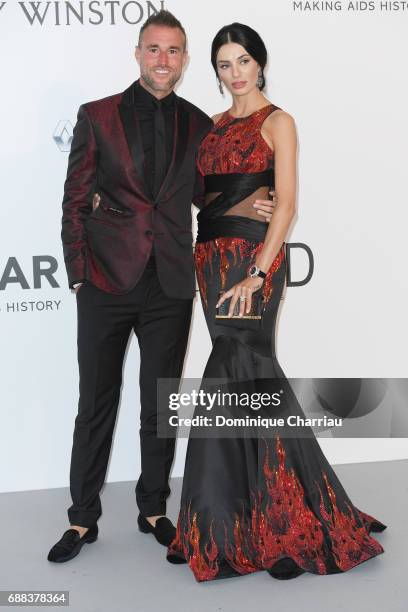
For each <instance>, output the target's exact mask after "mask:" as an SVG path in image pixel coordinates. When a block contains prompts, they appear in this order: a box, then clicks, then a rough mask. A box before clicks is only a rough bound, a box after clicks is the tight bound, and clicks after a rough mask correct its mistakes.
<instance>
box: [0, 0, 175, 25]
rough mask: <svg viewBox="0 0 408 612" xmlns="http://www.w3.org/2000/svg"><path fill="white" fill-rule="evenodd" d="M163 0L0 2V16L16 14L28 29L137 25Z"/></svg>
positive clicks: (162, 5) (161, 7) (156, 9)
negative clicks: (45, 26)
mask: <svg viewBox="0 0 408 612" xmlns="http://www.w3.org/2000/svg"><path fill="white" fill-rule="evenodd" d="M164 8H165V6H164V0H159V1H151V0H144V1H141V2H137V1H136V0H123V1H121V0H89V1H84V0H71V2H68V1H62V0H52V1H51V0H46V1H41V0H38V1H37V2H14V1H13V2H0V14H1V13H4V12H5V11H6V10H17V11H19V13H20V15H21V18H22V19H23V20H24V21H25V22H26V23H27V24H28V25H30V26H44V25H48V26H50V25H51V26H57V27H58V26H71V25H77V24H80V25H84V26H85V25H92V26H98V25H120V24H124V23H125V24H128V25H137V24H138V23H142V22H143V21H146V19H148V18H149V17H150V15H152V14H153V13H158V12H159V11H160V10H161V9H164Z"/></svg>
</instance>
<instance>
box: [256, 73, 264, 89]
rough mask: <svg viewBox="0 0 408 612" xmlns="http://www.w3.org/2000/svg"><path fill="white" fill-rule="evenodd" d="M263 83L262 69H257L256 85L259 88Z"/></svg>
mask: <svg viewBox="0 0 408 612" xmlns="http://www.w3.org/2000/svg"><path fill="white" fill-rule="evenodd" d="M263 84H264V75H263V72H262V70H260V71H259V73H258V80H257V82H256V86H257V87H258V88H259V89H261V87H262V85H263Z"/></svg>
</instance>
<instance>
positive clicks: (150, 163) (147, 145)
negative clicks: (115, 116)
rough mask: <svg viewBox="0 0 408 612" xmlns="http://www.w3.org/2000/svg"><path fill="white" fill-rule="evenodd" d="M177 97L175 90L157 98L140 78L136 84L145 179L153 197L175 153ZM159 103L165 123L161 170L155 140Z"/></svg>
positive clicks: (135, 97)
mask: <svg viewBox="0 0 408 612" xmlns="http://www.w3.org/2000/svg"><path fill="white" fill-rule="evenodd" d="M175 97H176V96H175V94H174V92H171V93H170V94H169V95H168V96H166V97H165V98H162V99H161V100H157V98H155V96H153V95H152V94H151V93H150V92H149V91H147V89H145V88H144V87H143V86H142V85H141V84H140V81H139V80H137V81H136V83H135V85H134V104H135V108H136V118H137V121H138V123H139V128H140V134H141V137H142V145H143V152H144V167H145V180H146V183H147V186H148V187H149V189H150V191H151V192H152V194H153V197H156V195H157V194H158V192H159V190H160V187H161V184H162V180H161V179H160V174H161V176H163V171H164V172H165V173H167V170H168V169H169V166H170V162H171V158H172V154H173V145H174V114H175ZM158 105H160V106H161V109H162V112H163V115H164V123H165V132H164V139H165V147H164V159H163V161H164V168H162V169H161V170H160V169H157V168H156V164H157V156H156V151H155V142H157V139H156V138H155V114H156V113H157V109H158Z"/></svg>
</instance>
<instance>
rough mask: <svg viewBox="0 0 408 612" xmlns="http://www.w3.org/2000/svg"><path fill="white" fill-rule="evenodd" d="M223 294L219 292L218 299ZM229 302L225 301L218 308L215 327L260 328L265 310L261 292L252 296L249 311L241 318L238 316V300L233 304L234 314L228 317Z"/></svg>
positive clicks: (256, 292)
mask: <svg viewBox="0 0 408 612" xmlns="http://www.w3.org/2000/svg"><path fill="white" fill-rule="evenodd" d="M223 293H224V292H223V291H221V292H220V295H219V297H221V296H222V294H223ZM230 300H231V298H229V299H228V300H225V302H223V303H222V304H221V306H220V307H219V308H217V310H216V315H215V323H216V325H230V326H231V327H238V328H240V329H255V330H256V329H261V328H262V314H263V311H264V308H265V299H264V296H263V294H262V290H261V289H258V291H255V292H254V293H253V294H252V300H251V310H250V312H245V313H244V314H243V315H242V317H240V316H239V308H240V301H239V300H238V301H237V303H236V304H235V308H234V312H233V313H232V316H231V317H229V316H228V311H229V307H230Z"/></svg>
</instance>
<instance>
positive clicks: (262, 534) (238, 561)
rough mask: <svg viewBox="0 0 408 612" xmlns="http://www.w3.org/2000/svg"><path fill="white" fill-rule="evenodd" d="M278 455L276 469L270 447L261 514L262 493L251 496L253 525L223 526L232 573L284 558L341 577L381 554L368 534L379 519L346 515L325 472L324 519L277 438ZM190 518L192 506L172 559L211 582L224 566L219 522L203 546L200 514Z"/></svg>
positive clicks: (237, 522) (242, 520)
mask: <svg viewBox="0 0 408 612" xmlns="http://www.w3.org/2000/svg"><path fill="white" fill-rule="evenodd" d="M265 443H266V442H265ZM276 453H277V457H278V465H277V467H273V466H272V467H271V466H270V463H269V447H268V444H266V453H265V460H264V464H263V475H264V477H265V485H266V486H265V488H266V492H267V497H266V499H265V500H264V502H266V503H264V504H263V510H262V509H261V505H262V504H261V502H262V494H261V492H260V491H258V492H257V493H256V494H253V495H252V500H253V502H252V508H251V513H250V520H246V519H245V515H244V512H242V516H241V517H239V516H238V514H235V516H234V523H233V534H230V533H229V530H228V528H227V526H226V525H225V523H224V556H225V560H226V561H227V563H228V564H229V566H230V567H231V569H232V573H238V574H249V573H253V572H256V571H259V570H266V569H272V568H273V566H274V565H275V564H276V563H277V562H278V561H279V560H280V559H284V558H287V557H289V558H291V559H292V560H293V561H295V562H296V563H297V564H298V565H299V566H300V567H301V568H302V569H304V570H306V571H308V572H311V573H314V574H327V573H340V572H345V571H347V570H349V569H351V568H352V567H354V566H356V565H358V564H359V563H362V562H363V561H366V560H367V559H369V558H371V557H374V556H376V555H378V554H380V553H382V552H383V548H382V546H381V545H380V544H379V542H377V541H376V540H375V539H374V538H372V537H370V535H369V534H368V531H369V529H370V526H371V525H372V524H373V523H378V521H376V519H374V518H373V517H371V516H370V515H368V514H365V513H364V512H361V511H360V510H358V509H356V508H354V510H355V512H356V513H357V516H358V517H359V519H360V521H359V520H358V519H356V517H355V514H354V513H353V511H352V509H351V507H350V505H349V504H346V506H347V508H348V512H342V511H341V510H340V509H339V507H338V505H337V501H336V496H335V493H334V490H333V488H332V486H331V485H330V483H329V480H328V478H327V475H326V474H325V473H324V472H322V476H323V482H324V484H325V489H326V492H327V498H326V503H325V500H324V496H323V493H322V490H321V488H320V487H319V485H318V483H317V482H316V487H317V489H318V491H319V494H320V515H321V520H320V519H319V518H318V517H317V516H316V514H315V513H314V512H313V511H312V510H311V509H310V508H309V507H308V506H307V504H306V500H305V494H304V489H303V487H302V485H301V483H300V482H299V479H298V478H297V476H296V474H295V471H294V469H293V468H290V469H289V468H286V466H285V456H286V452H285V448H284V446H283V444H282V442H281V440H280V439H279V437H278V436H277V437H276ZM326 504H327V505H329V506H330V510H327V507H326ZM190 516H191V508H190V506H189V507H188V510H187V512H184V513H180V517H179V521H178V524H177V533H176V538H175V539H174V541H173V542H172V544H171V545H170V547H169V551H168V554H170V555H171V554H175V555H178V556H183V557H184V558H185V559H186V560H187V561H188V563H189V565H190V567H191V569H192V571H193V573H194V576H195V578H196V579H197V580H198V581H199V582H201V581H206V580H213V579H214V578H216V577H217V574H218V572H219V567H220V564H221V562H222V561H223V559H222V558H221V556H220V555H219V549H218V546H217V543H216V542H215V540H214V537H213V524H214V520H215V519H214V518H213V519H212V520H211V525H210V528H209V530H208V531H209V541H208V543H207V544H205V545H204V547H203V546H202V544H200V541H201V540H202V535H203V534H202V533H200V529H199V526H198V522H199V521H198V518H199V517H198V513H197V512H194V513H193V518H192V520H191V518H190ZM380 526H381V524H380ZM183 528H184V529H183ZM329 557H330V558H333V560H334V565H333V562H332V563H330V560H329Z"/></svg>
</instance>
